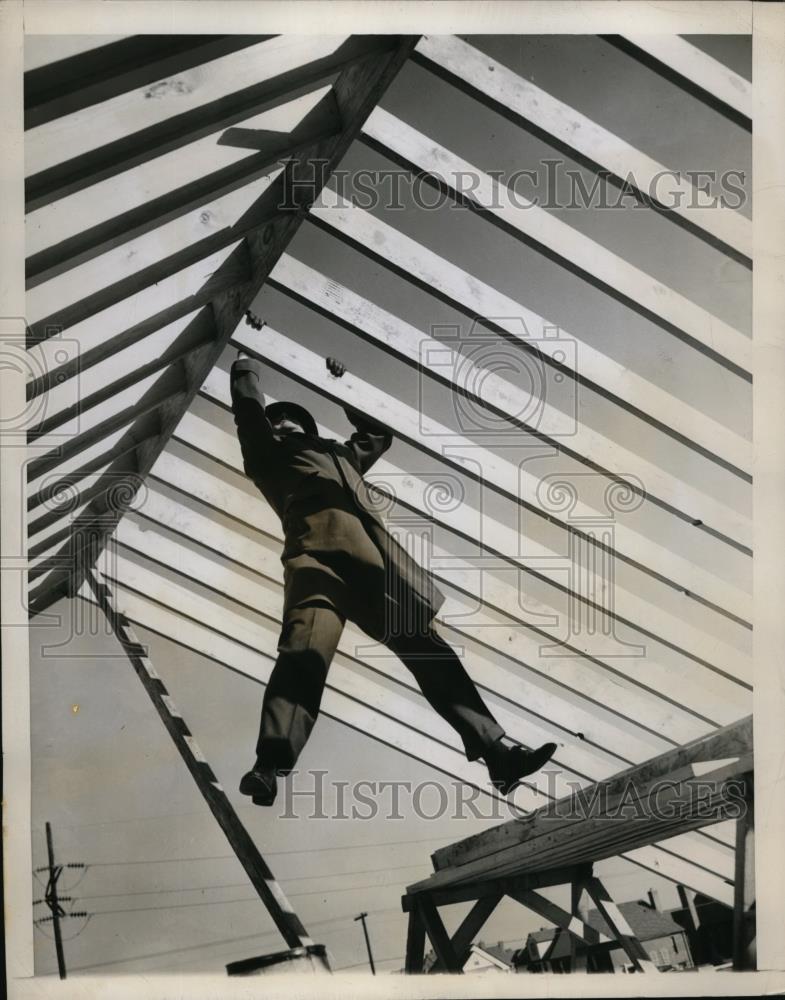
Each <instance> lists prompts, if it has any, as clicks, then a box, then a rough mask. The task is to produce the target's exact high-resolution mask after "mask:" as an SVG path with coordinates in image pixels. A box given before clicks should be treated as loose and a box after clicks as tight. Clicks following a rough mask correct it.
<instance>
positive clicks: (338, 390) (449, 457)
mask: <svg viewBox="0 0 785 1000" xmlns="http://www.w3.org/2000/svg"><path fill="white" fill-rule="evenodd" d="M232 342H233V343H234V344H235V345H236V346H238V347H242V349H243V350H245V351H247V352H249V354H251V355H254V356H256V357H260V358H261V359H262V360H264V361H265V363H267V364H269V365H271V366H272V367H273V368H275V369H276V370H278V371H280V372H282V373H283V374H285V375H287V376H290V377H292V378H294V379H296V380H297V381H299V382H301V383H303V384H304V385H307V386H309V387H311V388H315V389H317V390H318V391H320V392H323V393H324V394H325V395H329V396H330V397H331V398H333V399H338V400H339V401H340V402H341V403H348V404H349V405H351V406H355V407H356V408H357V409H359V410H360V411H361V412H367V413H369V414H371V415H373V417H374V418H375V419H376V420H378V421H379V422H380V423H382V424H384V425H386V426H388V427H389V428H391V429H392V430H393V432H394V433H395V434H396V435H397V436H400V437H401V438H403V439H404V440H406V441H408V442H409V443H411V444H413V445H414V446H415V447H417V448H419V449H420V450H423V451H425V452H427V453H428V454H431V455H433V456H435V457H436V458H437V459H439V460H440V461H442V462H444V463H445V464H447V465H450V466H452V467H453V468H454V469H456V470H457V471H458V472H459V473H461V474H465V475H467V476H469V477H470V478H473V479H479V480H480V481H481V482H482V483H484V484H486V485H488V486H491V487H492V488H494V489H496V490H499V486H500V483H504V485H505V489H504V491H503V492H504V495H506V496H507V497H509V498H510V499H513V500H516V501H518V500H525V499H526V497H525V495H524V496H522V495H521V484H522V476H521V470H520V468H519V467H518V465H516V464H515V463H514V462H511V461H509V460H507V459H505V458H503V457H502V456H500V455H498V454H495V453H493V452H491V451H490V450H489V449H486V448H482V447H478V445H477V443H476V441H471V440H469V439H468V438H466V437H464V436H463V435H460V434H456V433H455V431H454V430H452V429H450V428H447V427H445V426H444V425H442V424H440V423H438V422H437V421H435V420H431V419H430V418H429V417H428V416H427V415H426V414H424V413H422V412H420V411H419V410H416V409H414V408H413V407H408V406H406V405H404V404H402V403H400V402H399V401H398V400H397V399H395V398H394V397H392V396H390V395H388V394H386V393H384V392H382V391H381V390H380V389H379V388H377V387H376V386H371V385H370V384H368V383H366V382H364V381H363V380H361V379H359V378H358V377H357V376H355V375H351V374H347V375H345V376H344V377H343V378H342V379H340V381H338V380H336V379H334V378H332V377H331V376H329V374H328V373H327V371H326V369H325V367H324V362H323V359H321V358H319V357H318V356H317V355H316V354H314V353H313V352H311V351H308V350H307V349H304V348H302V347H300V346H299V345H298V344H297V343H295V342H294V341H292V340H290V339H289V338H288V337H285V336H284V335H283V334H281V333H279V332H278V331H276V330H274V329H272V328H271V327H269V326H268V327H265V330H264V333H263V335H262V336H261V337H255V336H253V335H252V331H250V330H248V331H246V330H242V329H241V330H237V331H236V333H235V334H234V336H233V338H232ZM466 459H468V461H467V460H466ZM478 469H479V470H481V474H480V473H478V472H477V470H478ZM644 481H645V480H644ZM524 482H525V480H524ZM532 485H533V481H532ZM404 486H405V484H404V483H403V482H402V483H401V485H400V486H399V485H398V483H396V487H395V488H396V492H399V493H400V491H402V490H403V488H404ZM681 489H682V492H687V490H686V488H685V487H684V486H683V485H681ZM462 512H463V513H465V509H463V505H459V506H456V508H455V511H452V512H448V516H449V517H450V518H451V520H452V521H453V522H454V521H455V520H456V519H458V518H460V516H461V513H462ZM435 514H436V512H434V513H433V514H431V515H430V516H431V517H433V516H435ZM470 523H471V525H472V529H471V531H470V533H469V537H470V538H472V540H475V539H476V537H477V531H478V526H479V519H478V517H474V518H472V520H471V522H470ZM493 528H494V525H493V523H492V522H489V523H485V522H484V523H483V535H482V539H481V542H482V545H483V546H484V547H485V548H487V549H489V550H490V551H493V552H495V553H496V554H499V555H502V556H503V555H504V553H512V554H513V556H512V559H511V560H510V561H511V562H514V564H515V565H516V566H518V567H520V568H521V569H523V570H525V571H527V572H530V573H532V574H534V575H535V576H541V577H542V578H543V579H548V578H551V579H550V582H551V583H554V579H557V578H558V574H556V573H554V571H553V570H550V571H549V569H543V570H542V571H540V569H539V567H542V566H545V567H550V566H554V565H555V566H556V567H558V571H559V572H563V569H564V565H565V562H564V556H563V554H561V553H558V552H556V551H555V550H554V549H552V548H549V547H548V546H546V545H544V544H538V540H537V539H536V537H527V540H526V557H522V556H521V557H518V556H517V553H518V552H519V551H520V548H521V544H520V539H519V538H516V537H515V535H514V532H512V533H511V532H510V530H509V529H508V530H507V531H506V532H504V531H501V532H499V535H496V536H495V535H494V531H493ZM497 537H503V538H504V543H503V544H501V545H497V543H496V538H497ZM456 566H457V563H456ZM555 585H557V586H558V584H555ZM576 596H577V597H578V599H579V600H580V601H581V603H582V604H583V605H584V606H587V605H590V604H591V601H589V600H588V598H587V596H586V595H581V594H578V595H576ZM597 610H599V611H600V612H601V613H603V614H604V613H607V614H608V615H610V616H612V617H614V618H618V619H619V620H621V621H624V622H626V623H627V624H630V625H631V626H632V627H633V628H636V629H638V630H640V631H642V632H643V633H645V634H647V635H649V636H651V637H652V638H655V639H659V640H661V641H665V642H669V643H672V644H673V645H674V647H675V648H678V649H680V650H683V651H686V652H687V653H689V654H690V655H692V656H695V657H697V658H700V660H701V662H702V663H705V664H706V665H708V666H712V667H715V668H717V669H719V670H721V671H722V672H723V673H726V674H727V675H728V676H729V677H733V678H735V679H738V680H742V681H743V682H744V683H748V682H749V677H750V674H749V670H750V660H749V657H748V655H746V656H745V653H744V645H747V644H748V643H749V631H748V630H747V629H743V628H738V629H734V631H735V632H736V634H737V635H738V636H739V638H740V640H741V643H742V645H741V646H737V645H735V644H731V643H724V642H722V640H721V639H720V637H719V636H718V635H716V634H715V635H712V652H711V655H712V661H711V663H709V662H708V661H707V660H706V659H705V653H706V649H707V646H706V636H705V633H703V634H701V632H702V630H700V629H697V628H693V626H692V625H691V624H690V623H689V621H688V619H687V616H680V615H678V614H671V613H670V612H669V611H667V610H666V609H664V608H662V607H659V606H657V605H655V604H652V603H650V602H648V601H645V600H642V599H641V598H639V597H638V596H637V595H636V594H635V593H634V592H633V591H632V590H631V589H629V588H625V587H624V586H623V585H622V581H621V580H620V579H618V578H617V579H616V580H615V581H614V599H613V607H612V608H605V609H597ZM697 613H699V612H698V609H696V610H695V612H691V613H690V614H691V615H694V614H697ZM742 636H743V638H742ZM595 648H596V643H595Z"/></svg>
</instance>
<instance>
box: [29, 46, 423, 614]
mask: <svg viewBox="0 0 785 1000" xmlns="http://www.w3.org/2000/svg"><path fill="white" fill-rule="evenodd" d="M416 42H417V38H416V37H404V38H401V37H397V38H395V39H394V40H393V43H392V44H393V47H392V50H391V52H390V53H389V54H388V55H387V56H386V57H385V58H383V59H380V58H379V56H378V53H374V54H373V55H371V56H369V57H366V58H365V59H364V60H362V61H360V62H356V63H353V64H351V65H350V66H348V67H347V68H345V69H344V70H343V71H342V72H341V73H340V75H339V76H338V78H337V79H336V81H335V83H334V85H333V89H334V93H335V100H336V102H337V106H338V111H339V114H340V116H341V119H342V121H343V123H344V129H343V131H342V132H341V134H340V135H339V136H331V137H329V138H326V139H322V140H320V141H319V142H317V143H316V144H315V145H314V146H313V148H312V149H311V150H310V151H309V155H308V156H303V157H302V158H299V159H297V160H294V161H291V163H290V166H289V168H288V169H287V171H286V172H285V174H283V175H281V185H280V188H279V186H278V185H275V187H274V190H275V191H276V194H277V195H278V201H277V202H272V203H271V207H272V206H273V205H280V204H281V201H280V198H281V196H282V195H283V196H288V199H289V201H288V204H289V205H291V206H292V209H293V210H291V211H287V212H284V213H281V212H280V210H279V214H278V215H277V216H275V217H274V218H273V219H272V220H271V221H270V222H269V223H268V224H267V225H265V226H264V227H261V228H259V229H254V230H252V231H251V232H249V233H248V234H247V236H246V245H247V247H248V250H249V252H250V256H251V268H252V276H251V279H250V281H248V282H247V283H245V284H241V285H238V286H236V287H235V288H233V289H231V290H230V291H229V292H225V293H222V294H221V295H219V296H218V297H217V298H216V299H214V300H213V310H214V315H215V323H216V331H217V333H216V337H215V339H214V340H213V341H212V342H211V343H210V344H208V345H205V346H204V347H201V348H198V349H197V350H196V351H193V352H191V354H189V355H188V357H187V358H185V359H184V360H183V361H182V362H180V364H182V365H183V368H184V381H185V389H184V391H183V393H182V394H181V395H178V397H177V398H176V399H173V400H171V401H167V402H164V404H163V405H162V406H161V408H160V410H159V418H160V428H161V430H160V435H159V437H158V438H157V439H156V441H155V443H152V444H151V443H147V442H146V443H143V444H142V445H141V446H140V448H139V449H138V451H137V473H136V478H135V480H134V484H133V486H134V489H135V488H138V483H139V482H140V481H143V480H144V477H145V476H146V475H147V473H148V472H149V471H150V469H151V468H152V466H153V464H154V462H155V460H156V459H157V458H158V456H159V454H160V453H161V451H162V450H163V448H164V446H165V445H166V442H167V441H168V440H169V438H170V436H171V434H172V433H173V431H174V429H175V427H176V426H177V424H178V423H179V421H180V419H181V417H182V415H183V413H184V412H185V410H186V409H187V408H188V406H189V405H190V402H191V400H192V399H193V398H194V396H195V395H196V393H197V392H198V390H199V387H200V385H201V384H202V382H203V381H204V379H205V378H206V376H207V375H208V373H209V372H210V370H211V369H212V368H213V366H214V365H215V363H216V361H217V359H218V357H219V355H220V354H221V351H222V350H223V348H224V346H225V345H226V344H227V343H228V341H229V338H230V336H231V335H232V333H233V331H234V329H235V328H236V326H237V324H238V323H239V322H240V319H241V318H242V315H243V313H244V311H245V310H246V308H247V307H248V306H249V305H250V303H251V302H252V300H253V298H254V296H255V295H256V294H257V293H258V291H259V289H260V288H261V287H262V285H263V284H264V282H265V280H266V279H267V276H268V275H269V273H270V271H271V270H272V268H273V267H274V266H275V264H276V262H277V261H278V258H279V257H280V255H281V253H282V252H283V251H284V250H285V248H286V246H287V245H288V243H289V242H290V241H291V239H292V238H293V236H294V235H295V233H296V232H297V230H298V229H299V227H300V225H301V223H302V220H303V217H304V214H303V212H302V211H297V210H296V209H297V207H298V206H299V205H303V206H306V205H309V204H311V203H312V202H313V201H314V200H315V199H316V198H317V197H318V195H319V194H320V192H321V190H322V187H323V185H324V184H325V183H326V181H327V179H328V177H329V176H330V173H331V172H332V170H333V169H334V167H335V165H336V164H337V163H338V162H339V160H340V159H341V158H342V157H343V155H344V154H345V153H346V151H347V150H348V148H349V146H350V145H351V143H352V142H353V141H354V139H355V137H356V136H357V135H358V133H359V131H360V129H361V128H362V125H363V122H364V121H365V119H366V118H367V116H368V115H369V114H370V113H371V111H372V110H373V108H374V107H375V106H376V104H377V103H378V101H379V99H380V98H381V96H382V94H383V93H384V91H385V90H386V89H387V87H388V86H389V84H390V83H391V82H392V80H393V78H394V77H395V75H396V74H397V72H398V70H399V69H400V68H401V66H402V65H403V64H404V62H405V61H406V60H407V59H408V58H409V55H410V53H411V51H412V49H413V48H414V45H415V44H416ZM284 185H286V186H284ZM270 190H271V191H272V190H273V188H271V189H270ZM90 513H91V515H92V516H95V517H97V518H99V519H106V522H107V523H106V528H105V529H104V531H103V532H101V533H100V534H99V535H98V537H96V538H95V540H94V541H92V542H91V551H90V553H89V554H83V557H82V558H81V559H80V560H79V567H76V568H75V569H76V573H75V575H74V576H72V575H71V574H69V573H68V572H64V571H60V573H59V574H56V575H55V576H54V577H53V579H52V580H50V581H49V589H48V591H47V592H46V594H45V595H42V596H44V597H45V599H46V600H47V601H48V600H50V599H55V598H56V596H57V595H58V594H60V593H63V592H67V593H69V594H71V595H74V594H76V593H77V591H78V590H79V587H80V584H81V579H82V577H83V574H84V571H85V568H86V567H88V566H90V565H92V564H93V563H94V562H95V560H96V559H97V558H98V555H99V554H100V551H101V548H102V546H103V544H104V542H105V540H106V538H107V537H108V535H109V534H111V531H112V530H113V526H114V525H116V523H117V521H118V520H119V519H120V517H122V514H123V509H122V508H121V507H120V508H118V509H114V510H111V511H110V510H108V509H106V507H102V506H101V505H100V504H98V505H96V504H94V505H92V506H91V511H90ZM35 610H36V611H41V610H44V606H41V605H38V606H37V607H36V609H35Z"/></svg>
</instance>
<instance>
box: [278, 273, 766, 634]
mask: <svg viewBox="0 0 785 1000" xmlns="http://www.w3.org/2000/svg"><path fill="white" fill-rule="evenodd" d="M268 284H269V285H271V286H273V287H275V288H278V289H280V290H281V291H284V292H285V293H286V294H288V295H290V296H292V297H293V298H295V299H296V300H297V301H300V302H303V303H304V304H305V305H307V306H309V307H310V308H313V309H315V310H317V311H318V312H319V313H320V314H321V315H323V316H326V317H327V318H328V319H330V320H334V321H335V322H338V323H340V324H341V325H342V326H344V327H345V328H346V329H349V330H350V331H351V332H352V333H355V334H356V335H357V336H359V337H361V338H362V339H363V340H365V341H366V342H368V343H370V344H372V345H374V346H378V347H381V348H382V349H383V350H385V351H387V352H388V353H390V354H391V355H392V356H393V357H395V358H400V359H401V360H404V361H406V362H407V363H409V364H411V365H413V366H416V367H417V369H418V372H419V374H420V376H421V377H422V376H425V377H428V378H430V379H434V380H435V381H438V382H440V383H442V384H444V385H446V386H447V387H448V388H449V389H450V390H451V391H453V392H455V393H456V395H459V396H462V397H464V396H465V397H467V398H470V399H471V400H472V401H473V402H476V403H478V404H479V405H480V406H482V407H483V408H485V409H487V410H488V412H489V413H492V414H494V415H496V416H500V417H502V418H503V419H506V420H509V421H510V426H511V427H514V426H515V425H516V420H517V415H518V414H520V413H521V412H523V411H525V408H526V406H527V404H528V401H529V396H528V393H527V392H526V391H525V390H524V389H521V388H519V387H518V386H517V385H515V384H514V383H513V382H511V381H509V380H507V379H505V378H504V377H503V376H501V375H498V374H497V373H496V372H494V371H493V370H489V369H483V368H480V367H479V366H477V365H475V364H474V363H473V362H472V360H471V358H463V359H462V360H461V365H460V374H459V375H456V374H455V373H454V372H452V371H451V372H450V373H449V374H448V375H445V374H444V373H443V372H440V370H439V369H438V368H435V367H434V366H429V365H428V364H427V363H425V362H426V361H427V357H428V353H429V351H430V350H431V349H432V350H434V351H440V350H442V351H443V350H444V348H445V345H444V344H443V343H442V342H440V341H438V340H434V339H432V338H430V337H428V336H427V335H426V334H424V333H422V332H421V331H420V330H418V329H416V328H415V327H413V326H411V325H410V324H408V323H406V322H404V321H403V320H401V319H399V317H397V316H394V315H393V314H392V313H389V312H387V311H386V310H384V309H381V308H380V307H379V306H376V305H375V304H374V303H372V302H370V301H369V300H368V299H364V298H363V297H362V296H360V295H358V294H356V293H355V292H353V291H351V290H350V289H348V288H346V287H345V286H343V285H341V284H339V283H338V282H336V281H333V280H332V279H331V278H329V277H327V276H325V275H323V274H321V273H320V272H319V271H316V270H314V268H311V267H308V266H307V265H306V264H303V263H302V262H300V261H298V260H296V259H295V258H294V257H292V256H291V255H290V254H283V255H282V256H281V259H280V260H279V261H278V264H277V265H276V267H275V269H274V270H273V272H272V274H271V275H270V279H269V282H268ZM467 387H468V388H467ZM474 387H476V390H475V389H474ZM480 453H481V454H482V455H483V462H482V466H483V476H484V479H486V480H488V481H490V482H492V483H493V484H494V485H496V486H497V487H498V488H499V489H501V490H502V492H509V489H510V486H509V484H510V483H512V482H513V481H514V477H512V478H511V477H510V476H505V475H503V474H501V475H500V474H498V473H497V469H498V467H499V466H500V464H501V467H504V462H501V463H500V462H499V459H498V458H494V456H493V455H492V454H489V453H486V452H478V454H480ZM508 471H510V470H508ZM516 472H517V477H518V487H517V492H516V495H515V497H514V499H516V500H517V501H520V502H521V503H523V504H524V505H525V507H526V509H527V511H531V513H533V514H534V515H535V516H537V517H541V516H543V511H542V508H541V507H540V505H539V501H538V499H537V498H538V496H539V490H540V488H541V482H540V480H539V478H538V477H536V476H533V475H532V474H531V473H529V472H528V471H527V470H526V468H525V467H523V468H519V469H517V470H516ZM598 513H599V512H598V510H597V509H595V508H593V507H591V505H590V504H588V503H586V502H585V501H584V500H583V499H582V498H580V497H576V498H575V505H574V506H573V507H572V508H571V510H570V517H571V518H573V519H574V520H575V522H576V525H578V522H579V521H580V520H581V519H583V518H587V519H589V520H591V519H592V518H594V519H596V518H597V516H598ZM547 516H548V519H549V520H550V521H551V522H555V523H560V524H562V525H563V526H564V527H565V528H566V527H567V525H566V524H564V522H563V521H562V519H561V518H560V517H559V515H558V513H550V512H549V513H548V515H547ZM573 530H577V531H578V533H580V527H579V525H578V526H577V527H574V528H573ZM614 545H615V553H616V555H617V556H618V557H619V558H622V559H625V560H627V561H629V562H631V563H632V564H634V565H635V566H637V567H638V568H640V569H642V570H644V571H645V572H653V573H655V574H656V575H658V576H659V577H660V578H663V579H666V580H672V581H674V582H675V583H676V584H677V585H678V586H679V588H680V589H681V590H686V591H687V592H688V593H689V594H692V595H697V596H699V597H701V598H702V599H704V600H705V601H707V602H708V603H710V604H713V605H714V606H715V607H718V608H721V609H722V610H723V611H725V612H726V613H730V614H732V615H733V616H734V617H736V618H739V619H741V620H742V621H744V622H746V621H747V620H749V619H750V618H751V615H752V606H751V598H750V595H749V593H747V592H745V591H744V590H742V588H741V587H737V586H734V585H728V584H725V583H723V582H722V581H720V580H719V579H718V578H717V577H716V576H714V575H713V574H711V573H709V572H707V571H706V570H705V569H704V567H702V566H698V565H696V564H695V562H694V561H693V560H688V559H685V558H683V557H682V556H680V555H679V554H678V553H675V552H673V551H671V550H669V549H665V548H664V547H662V546H659V545H657V544H656V543H655V542H653V541H652V540H651V539H649V538H647V537H645V536H644V535H642V534H640V533H639V532H636V531H635V530H634V529H633V528H631V527H628V525H626V524H625V522H624V520H623V519H619V520H618V521H617V522H616V523H615V525H614ZM509 551H515V548H514V546H513V548H512V549H509Z"/></svg>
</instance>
